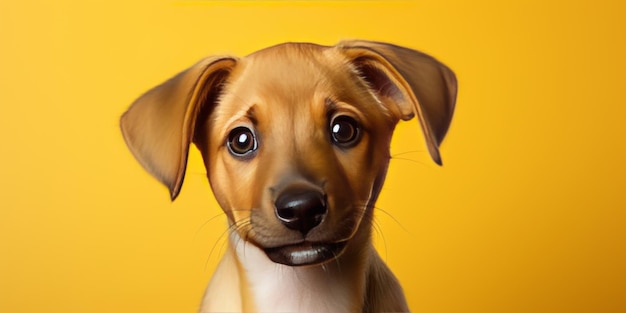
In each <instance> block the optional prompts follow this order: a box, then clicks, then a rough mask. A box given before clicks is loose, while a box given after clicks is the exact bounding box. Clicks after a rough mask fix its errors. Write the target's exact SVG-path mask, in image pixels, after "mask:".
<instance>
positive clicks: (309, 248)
mask: <svg viewBox="0 0 626 313" xmlns="http://www.w3.org/2000/svg"><path fill="white" fill-rule="evenodd" d="M346 243H347V241H342V242H337V243H311V242H302V243H298V244H294V245H286V246H280V247H275V248H265V249H264V251H265V254H267V256H268V257H269V258H270V260H272V261H273V262H275V263H280V264H284V265H288V266H304V265H316V264H322V263H325V262H327V261H330V260H333V259H335V258H337V257H338V256H339V255H340V254H341V253H342V252H343V249H344V248H345V247H346Z"/></svg>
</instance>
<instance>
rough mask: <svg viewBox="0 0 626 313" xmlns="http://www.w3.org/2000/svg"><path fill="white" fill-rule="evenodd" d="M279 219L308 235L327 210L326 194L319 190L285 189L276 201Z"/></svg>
mask: <svg viewBox="0 0 626 313" xmlns="http://www.w3.org/2000/svg"><path fill="white" fill-rule="evenodd" d="M274 207H275V212H276V216H277V217H278V219H279V220H280V221H281V222H282V223H283V225H285V226H287V227H288V228H290V229H293V230H297V231H300V232H301V233H302V234H303V235H306V234H307V233H308V232H309V231H310V230H311V229H313V228H314V227H315V226H317V225H319V224H320V223H321V222H322V220H323V219H324V216H325V215H326V212H327V211H328V208H327V205H326V196H325V195H324V194H322V193H321V192H319V191H317V190H311V189H298V190H285V191H284V192H282V193H281V194H280V195H279V196H278V197H277V198H276V201H275V202H274Z"/></svg>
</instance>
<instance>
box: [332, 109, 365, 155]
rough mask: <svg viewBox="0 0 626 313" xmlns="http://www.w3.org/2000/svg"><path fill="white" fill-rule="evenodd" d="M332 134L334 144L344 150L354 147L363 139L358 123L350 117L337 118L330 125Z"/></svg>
mask: <svg viewBox="0 0 626 313" xmlns="http://www.w3.org/2000/svg"><path fill="white" fill-rule="evenodd" d="M330 134H331V137H332V140H333V142H334V143H335V144H336V145H338V146H340V147H344V148H349V147H352V146H354V145H355V144H356V143H357V142H358V141H359V139H360V137H361V131H360V129H359V125H358V123H357V121H355V120H354V119H353V118H351V117H349V116H345V115H342V116H337V117H335V118H334V119H333V120H332V122H331V123H330Z"/></svg>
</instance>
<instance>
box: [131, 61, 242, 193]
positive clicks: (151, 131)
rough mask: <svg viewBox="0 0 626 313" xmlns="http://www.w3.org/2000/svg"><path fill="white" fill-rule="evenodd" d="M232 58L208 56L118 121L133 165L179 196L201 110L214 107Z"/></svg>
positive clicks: (152, 92) (138, 102) (148, 94)
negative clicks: (133, 161) (145, 171)
mask: <svg viewBox="0 0 626 313" xmlns="http://www.w3.org/2000/svg"><path fill="white" fill-rule="evenodd" d="M235 63H236V59H234V58H232V57H209V58H206V59H204V60H202V61H200V62H198V63H197V64H196V65H194V66H192V67H191V68H189V69H187V70H185V71H183V72H181V73H180V74H178V75H176V76H174V77H173V78H171V79H170V80H168V81H166V82H164V83H163V84H161V85H159V86H156V87H154V88H153V89H152V90H150V91H148V92H146V93H145V94H144V95H143V96H141V97H139V99H137V100H135V102H134V103H133V104H132V105H131V107H130V108H129V109H128V111H126V113H124V115H123V116H122V118H121V120H120V126H121V128H122V134H123V135H124V140H126V144H127V145H128V148H129V149H130V151H131V152H132V153H133V155H134V156H135V158H137V161H139V163H141V165H142V166H143V167H144V168H145V169H146V170H147V171H148V172H150V174H152V175H153V176H154V177H155V178H157V179H158V180H159V181H161V182H162V183H163V184H164V185H165V186H167V187H168V188H169V191H170V197H171V199H172V200H174V199H175V198H176V196H178V193H179V192H180V187H181V185H182V183H183V178H184V176H185V168H186V166H187V155H188V152H189V145H190V144H191V141H192V139H193V136H194V129H195V125H196V120H197V117H198V114H199V113H200V110H201V109H202V107H203V106H205V107H206V106H213V105H214V104H215V102H216V101H217V98H218V97H219V93H220V89H221V87H222V84H223V82H224V81H225V80H226V77H227V76H228V74H229V73H230V70H231V69H232V68H233V67H234V65H235Z"/></svg>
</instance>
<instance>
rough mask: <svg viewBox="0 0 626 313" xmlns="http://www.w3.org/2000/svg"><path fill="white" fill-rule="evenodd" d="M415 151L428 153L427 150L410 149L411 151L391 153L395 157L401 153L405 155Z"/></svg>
mask: <svg viewBox="0 0 626 313" xmlns="http://www.w3.org/2000/svg"><path fill="white" fill-rule="evenodd" d="M413 153H426V150H410V151H404V152H399V153H394V154H392V155H391V158H392V159H393V158H395V157H397V156H399V155H405V154H413Z"/></svg>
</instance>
